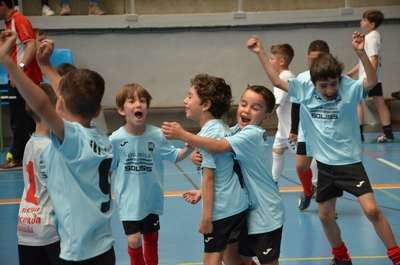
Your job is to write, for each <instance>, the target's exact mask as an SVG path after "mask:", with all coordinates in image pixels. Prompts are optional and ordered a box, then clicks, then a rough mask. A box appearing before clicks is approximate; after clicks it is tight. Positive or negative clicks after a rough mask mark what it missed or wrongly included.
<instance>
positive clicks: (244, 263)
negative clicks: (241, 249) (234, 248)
mask: <svg viewBox="0 0 400 265" xmlns="http://www.w3.org/2000/svg"><path fill="white" fill-rule="evenodd" d="M239 265H246V262H244V261H242V262H241V263H240V264H239ZM250 265H257V263H255V262H254V260H253V261H251V263H250Z"/></svg>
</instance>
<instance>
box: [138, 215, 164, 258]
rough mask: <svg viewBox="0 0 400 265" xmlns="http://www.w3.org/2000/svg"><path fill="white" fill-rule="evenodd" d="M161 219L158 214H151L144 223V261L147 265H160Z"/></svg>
mask: <svg viewBox="0 0 400 265" xmlns="http://www.w3.org/2000/svg"><path fill="white" fill-rule="evenodd" d="M159 230H160V219H159V216H158V215H157V214H149V215H148V216H147V217H146V218H145V220H144V222H143V231H142V233H143V245H144V252H143V253H144V260H145V262H146V265H157V264H158V231H159Z"/></svg>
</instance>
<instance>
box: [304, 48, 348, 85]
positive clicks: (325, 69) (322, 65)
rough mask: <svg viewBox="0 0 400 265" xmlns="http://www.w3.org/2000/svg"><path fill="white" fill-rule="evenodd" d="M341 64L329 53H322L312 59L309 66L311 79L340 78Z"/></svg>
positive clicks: (315, 80)
mask: <svg viewBox="0 0 400 265" xmlns="http://www.w3.org/2000/svg"><path fill="white" fill-rule="evenodd" d="M343 68H344V66H343V64H342V63H341V62H339V61H338V59H337V58H335V57H334V56H333V55H332V54H330V53H323V54H321V55H320V56H318V58H317V59H315V60H314V62H313V63H312V65H311V67H310V75H311V81H312V82H313V83H314V85H315V83H316V82H317V81H325V80H328V79H329V78H332V79H333V78H340V76H341V74H342V72H343Z"/></svg>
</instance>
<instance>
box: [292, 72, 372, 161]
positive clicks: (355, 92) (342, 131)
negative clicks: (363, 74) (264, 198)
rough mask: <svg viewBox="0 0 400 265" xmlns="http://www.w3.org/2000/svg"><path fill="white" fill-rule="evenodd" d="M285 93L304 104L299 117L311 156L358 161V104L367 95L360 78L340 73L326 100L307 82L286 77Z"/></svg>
mask: <svg viewBox="0 0 400 265" xmlns="http://www.w3.org/2000/svg"><path fill="white" fill-rule="evenodd" d="M288 82H289V89H288V90H289V91H288V94H289V95H290V96H291V97H293V98H294V99H295V100H296V101H297V102H299V103H300V104H301V105H302V106H303V107H304V115H302V116H301V121H302V124H303V128H304V130H303V131H304V136H305V139H312V141H309V143H308V144H309V145H310V146H311V149H312V153H313V156H314V157H315V158H316V160H317V161H320V162H322V163H325V164H328V165H347V164H352V163H357V162H360V161H361V140H360V129H359V122H358V118H357V104H358V103H359V102H360V100H362V99H363V98H364V96H365V95H366V94H365V92H364V89H363V80H353V79H351V78H349V77H347V76H345V75H342V76H341V79H340V84H339V87H338V92H337V97H336V99H334V100H330V101H327V100H325V99H324V98H323V96H322V95H321V94H320V93H319V92H318V91H317V90H316V89H315V88H314V85H313V84H312V83H311V84H310V82H300V81H299V80H297V79H293V80H289V81H288Z"/></svg>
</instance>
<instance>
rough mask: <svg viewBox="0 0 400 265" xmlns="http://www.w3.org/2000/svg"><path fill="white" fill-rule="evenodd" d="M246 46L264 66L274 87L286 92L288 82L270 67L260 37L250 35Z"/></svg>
mask: <svg viewBox="0 0 400 265" xmlns="http://www.w3.org/2000/svg"><path fill="white" fill-rule="evenodd" d="M247 48H248V49H249V50H250V51H252V52H254V53H255V54H256V55H257V57H258V59H259V60H260V63H261V65H262V67H263V68H264V71H265V73H266V74H267V76H268V78H269V80H271V82H272V84H273V85H274V86H275V87H277V88H280V89H282V90H284V91H286V92H287V91H288V82H287V81H285V80H282V79H280V78H279V74H278V73H277V72H276V71H275V70H274V69H273V68H272V66H271V64H270V63H269V61H268V58H267V55H266V54H265V51H264V48H263V46H262V44H261V41H260V39H259V38H258V37H256V36H253V37H251V38H250V39H249V40H248V41H247Z"/></svg>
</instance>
